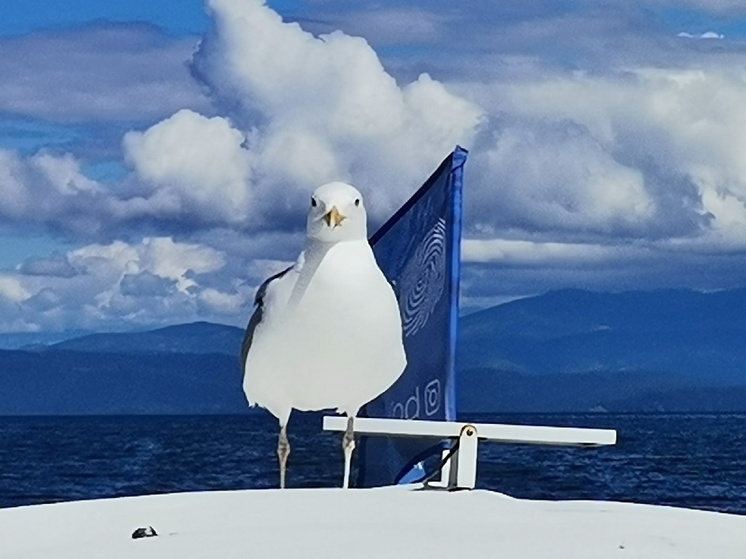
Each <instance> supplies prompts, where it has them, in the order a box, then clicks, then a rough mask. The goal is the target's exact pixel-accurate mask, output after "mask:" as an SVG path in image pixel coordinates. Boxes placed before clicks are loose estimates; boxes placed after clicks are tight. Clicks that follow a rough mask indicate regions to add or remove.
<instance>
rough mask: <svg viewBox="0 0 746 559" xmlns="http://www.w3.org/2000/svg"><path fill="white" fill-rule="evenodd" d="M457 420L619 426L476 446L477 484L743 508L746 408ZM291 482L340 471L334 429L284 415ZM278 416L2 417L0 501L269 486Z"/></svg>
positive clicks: (519, 493) (310, 483)
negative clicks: (574, 444)
mask: <svg viewBox="0 0 746 559" xmlns="http://www.w3.org/2000/svg"><path fill="white" fill-rule="evenodd" d="M464 419H469V420H477V421H491V422H502V423H517V424H534V425H556V426H575V427H603V428H614V429H617V430H618V433H619V442H618V444H617V445H616V446H614V447H606V448H598V449H582V448H562V447H540V446H528V445H501V444H482V445H481V446H480V460H479V470H478V487H480V488H485V489H492V490H496V491H500V492H503V493H507V494H509V495H513V496H515V497H521V498H529V499H560V500H566V499H583V500H586V499H592V500H613V501H627V502H638V503H651V504H660V505H672V506H679V507H688V508H697V509H707V510H716V511H723V512H732V513H739V514H746V414H727V415H726V414H723V415H678V414H671V415H613V414H572V415H570V414H551V415H539V414H525V415H524V414H520V415H518V414H511V415H492V416H485V415H480V416H470V417H465V418H464ZM289 435H290V442H291V447H292V450H291V455H290V461H289V471H288V485H289V486H290V487H333V486H339V484H340V483H341V479H342V465H343V459H342V450H341V435H340V434H339V433H325V432H323V431H322V430H321V417H320V416H319V415H315V414H296V415H294V416H293V418H292V420H291V422H290V427H289ZM276 440H277V424H276V421H275V420H274V419H273V418H272V417H270V416H269V414H266V413H259V414H252V415H242V416H174V417H164V416H156V417H117V416H107V417H0V507H13V506H21V505H29V504H36V503H49V502H58V501H71V500H80V499H97V498H102V497H117V496H130V495H143V494H153V493H171V492H184V491H214V490H233V489H248V488H268V487H276V486H277V483H278V473H277V457H276V454H275V445H276Z"/></svg>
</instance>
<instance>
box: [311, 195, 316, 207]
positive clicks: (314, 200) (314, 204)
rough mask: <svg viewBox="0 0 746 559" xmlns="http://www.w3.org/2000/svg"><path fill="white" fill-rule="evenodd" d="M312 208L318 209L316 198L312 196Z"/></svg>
mask: <svg viewBox="0 0 746 559" xmlns="http://www.w3.org/2000/svg"><path fill="white" fill-rule="evenodd" d="M311 206H313V207H314V208H315V207H316V198H314V197H313V196H311Z"/></svg>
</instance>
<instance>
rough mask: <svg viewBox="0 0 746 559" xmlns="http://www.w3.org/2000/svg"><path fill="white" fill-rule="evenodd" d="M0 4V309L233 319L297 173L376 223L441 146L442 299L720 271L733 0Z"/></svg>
mask: <svg viewBox="0 0 746 559" xmlns="http://www.w3.org/2000/svg"><path fill="white" fill-rule="evenodd" d="M2 10H3V12H2V18H0V309H2V311H3V312H2V313H1V316H2V319H0V332H23V331H25V332H29V331H31V332H35V331H58V330H64V329H68V328H86V329H91V330H113V329H116V330H120V329H131V328H143V327H150V326H159V325H162V324H170V323H177V322H185V321H192V320H214V321H219V322H226V323H232V324H238V325H242V324H243V323H244V322H245V320H246V317H247V316H248V314H249V313H250V307H251V297H252V294H253V291H254V289H255V287H256V285H257V284H258V283H259V282H260V281H261V279H262V278H263V277H265V276H266V275H267V274H270V273H272V272H274V271H275V270H277V269H278V268H279V267H281V266H283V265H285V264H286V262H288V261H291V260H293V259H294V258H295V255H296V254H297V252H298V251H299V250H300V248H301V244H302V230H303V224H304V217H303V214H304V212H305V207H304V206H305V201H306V198H307V193H308V192H309V191H310V190H312V189H313V188H314V187H315V186H317V185H318V184H321V183H322V182H326V181H329V180H337V179H341V180H346V181H349V182H352V183H353V184H356V185H357V186H359V187H360V188H361V189H362V190H363V191H364V192H365V193H366V197H367V200H368V204H367V205H368V207H369V208H370V212H371V221H372V227H375V226H376V225H377V224H380V223H381V222H382V220H383V219H384V218H385V217H386V216H387V215H389V214H390V212H391V211H393V210H394V209H395V208H396V207H397V206H398V205H399V204H400V203H401V202H403V201H404V200H405V199H406V198H407V196H408V195H409V194H410V193H411V192H412V191H413V190H414V189H415V188H416V186H417V185H418V184H419V183H420V182H421V181H422V180H423V179H424V178H426V177H427V175H428V174H429V173H430V172H431V171H432V169H433V168H434V167H435V166H436V165H437V163H438V162H439V161H440V160H442V159H443V157H445V156H446V155H447V153H448V152H449V151H450V149H451V148H452V146H453V145H455V144H456V143H460V144H462V145H464V146H465V147H467V148H468V149H470V152H471V155H470V159H469V163H468V166H467V191H466V230H465V237H466V239H465V242H464V247H463V248H464V251H463V252H464V260H465V271H464V278H463V305H464V308H466V309H473V308H477V307H480V306H485V305H490V304H496V303H499V302H501V301H505V300H510V299H512V298H516V297H522V296H526V295H531V294H536V293H542V292H545V291H547V290H550V289H557V288H563V287H581V288H588V289H596V290H625V289H658V288H667V287H688V288H693V289H702V290H714V289H724V288H735V287H744V279H743V273H742V270H743V269H746V164H744V163H743V161H744V159H743V157H742V155H741V151H742V149H741V147H740V146H743V145H744V143H746V71H744V70H743V68H745V67H746V6H744V5H742V3H741V2H738V1H736V0H697V1H695V0H679V1H674V0H654V1H651V2H647V3H645V4H644V5H643V4H640V3H633V2H628V1H626V0H598V1H591V0H567V1H563V2H553V3H549V2H543V1H539V0H529V1H519V0H507V1H505V2H500V3H494V2H486V1H475V2H473V3H471V4H470V6H469V9H468V10H467V9H465V8H464V7H463V6H461V5H456V4H453V3H452V2H446V1H445V0H433V1H429V2H424V1H421V0H419V1H415V0H412V1H404V2H402V1H399V2H392V1H386V0H384V1H382V2H378V3H376V4H375V5H363V4H360V3H353V2H332V1H331V0H286V1H283V2H269V4H268V5H265V4H263V3H262V2H259V1H257V0H210V1H209V3H207V4H206V3H203V2H200V1H185V0H179V1H176V0H161V1H159V2H150V1H145V0H133V1H130V2H109V1H101V0H98V1H94V0H84V1H81V0H76V1H73V0H69V1H63V0H55V1H51V0H49V1H46V0H39V1H38V2H35V3H34V7H33V9H30V8H29V4H28V2H22V1H20V0H4V2H3V8H2ZM270 216H271V217H270Z"/></svg>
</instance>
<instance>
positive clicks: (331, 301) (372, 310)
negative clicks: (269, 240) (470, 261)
mask: <svg viewBox="0 0 746 559" xmlns="http://www.w3.org/2000/svg"><path fill="white" fill-rule="evenodd" d="M242 362H243V369H244V377H243V389H244V393H245V394H246V399H247V400H248V403H249V405H250V406H252V407H253V406H255V405H258V406H260V407H263V408H265V409H267V410H268V411H269V412H270V413H272V415H274V416H275V417H276V418H277V419H278V421H279V424H280V434H279V438H278V441H277V457H278V459H279V465H280V487H281V488H284V487H285V472H286V469H287V458H288V455H289V454H290V444H289V442H288V438H287V423H288V420H289V419H290V413H291V411H292V410H293V409H296V410H300V411H311V410H316V411H318V410H324V409H332V408H333V409H336V410H337V412H338V413H344V414H346V415H347V417H348V420H347V429H346V431H345V434H344V437H343V438H342V448H343V451H344V458H345V471H344V479H343V483H342V486H343V487H344V488H347V487H349V480H350V466H351V462H352V452H353V450H354V448H355V439H354V431H353V419H354V418H355V417H356V416H357V414H358V412H359V410H360V408H361V407H362V406H364V405H365V404H366V403H368V402H370V401H371V400H373V399H374V398H376V397H377V396H379V395H380V394H382V393H383V392H385V391H386V390H387V389H388V388H389V387H390V386H391V385H392V384H394V382H395V381H396V380H397V379H398V378H399V377H400V376H401V374H402V372H403V371H404V368H405V367H406V365H407V358H406V353H405V350H404V344H403V333H402V322H401V315H400V311H399V305H398V302H397V299H396V296H395V294H394V290H393V288H392V286H391V284H390V283H389V282H388V280H387V279H386V277H385V276H384V274H383V272H382V271H381V269H380V268H379V267H378V264H377V263H376V260H375V257H374V255H373V251H372V249H371V247H370V244H369V243H368V234H367V215H366V211H365V205H364V204H363V197H362V195H361V194H360V192H359V191H358V190H357V189H356V188H355V187H353V186H351V185H349V184H346V183H342V182H332V183H328V184H325V185H323V186H320V187H319V188H317V189H316V190H315V191H314V193H313V195H312V196H311V201H310V207H309V208H308V218H307V222H306V244H305V249H304V250H303V251H302V252H301V253H300V255H299V256H298V259H297V261H296V262H295V264H294V265H293V266H291V267H289V268H287V269H286V270H283V271H282V272H280V273H278V274H275V275H274V276H272V277H270V278H269V279H267V280H266V281H265V282H264V283H263V284H262V285H261V286H260V287H259V289H258V290H257V294H256V298H255V309H254V313H253V314H252V316H251V319H250V320H249V324H248V326H247V328H246V335H245V337H244V342H243V347H242Z"/></svg>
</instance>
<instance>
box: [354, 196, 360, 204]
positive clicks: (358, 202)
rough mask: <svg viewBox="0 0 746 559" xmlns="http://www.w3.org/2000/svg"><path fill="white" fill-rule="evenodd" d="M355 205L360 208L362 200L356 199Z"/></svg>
mask: <svg viewBox="0 0 746 559" xmlns="http://www.w3.org/2000/svg"><path fill="white" fill-rule="evenodd" d="M355 205H356V206H359V205H360V198H355Z"/></svg>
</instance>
